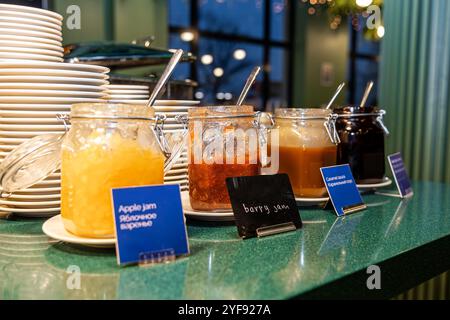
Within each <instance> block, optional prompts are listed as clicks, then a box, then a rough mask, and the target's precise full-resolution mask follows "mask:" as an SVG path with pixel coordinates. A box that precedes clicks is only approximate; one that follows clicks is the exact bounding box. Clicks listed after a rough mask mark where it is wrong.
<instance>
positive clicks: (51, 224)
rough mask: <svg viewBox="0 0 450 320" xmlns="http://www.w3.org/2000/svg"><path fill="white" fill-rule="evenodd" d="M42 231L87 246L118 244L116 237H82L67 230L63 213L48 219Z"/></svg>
mask: <svg viewBox="0 0 450 320" xmlns="http://www.w3.org/2000/svg"><path fill="white" fill-rule="evenodd" d="M42 231H43V232H44V233H45V234H46V235H47V236H49V237H50V238H52V239H55V240H59V241H62V242H66V243H72V244H77V245H82V246H87V247H94V248H113V247H114V246H115V244H116V239H92V238H81V237H77V236H75V235H73V234H71V233H69V232H67V231H66V229H65V228H64V224H63V221H62V218H61V215H57V216H54V217H53V218H50V219H49V220H47V221H46V222H45V223H44V225H43V226H42Z"/></svg>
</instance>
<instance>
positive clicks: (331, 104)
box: [327, 82, 345, 110]
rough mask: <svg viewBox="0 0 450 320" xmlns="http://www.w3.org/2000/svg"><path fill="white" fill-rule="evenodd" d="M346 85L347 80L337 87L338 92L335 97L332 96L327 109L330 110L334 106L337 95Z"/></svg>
mask: <svg viewBox="0 0 450 320" xmlns="http://www.w3.org/2000/svg"><path fill="white" fill-rule="evenodd" d="M344 87H345V82H343V83H341V85H340V86H339V87H338V88H337V90H336V93H335V94H334V96H333V98H331V100H330V102H329V103H328V105H327V110H329V109H330V108H331V107H332V106H333V103H334V101H336V99H337V97H338V96H339V95H340V94H341V91H342V89H344Z"/></svg>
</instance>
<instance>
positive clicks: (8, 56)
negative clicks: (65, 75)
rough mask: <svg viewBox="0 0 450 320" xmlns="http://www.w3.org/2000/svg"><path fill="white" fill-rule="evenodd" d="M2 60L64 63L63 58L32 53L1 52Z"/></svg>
mask: <svg viewBox="0 0 450 320" xmlns="http://www.w3.org/2000/svg"><path fill="white" fill-rule="evenodd" d="M0 59H24V60H37V61H49V62H63V61H64V59H63V58H61V57H52V56H48V55H40V54H30V53H12V52H1V51H0Z"/></svg>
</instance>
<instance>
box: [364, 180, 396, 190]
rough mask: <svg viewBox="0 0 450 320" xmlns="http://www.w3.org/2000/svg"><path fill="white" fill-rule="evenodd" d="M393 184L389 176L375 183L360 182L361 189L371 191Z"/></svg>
mask: <svg viewBox="0 0 450 320" xmlns="http://www.w3.org/2000/svg"><path fill="white" fill-rule="evenodd" d="M390 185H392V180H391V179H389V178H385V179H384V181H383V182H380V183H374V184H358V185H357V186H358V189H359V191H371V190H376V189H380V188H386V187H389V186H390Z"/></svg>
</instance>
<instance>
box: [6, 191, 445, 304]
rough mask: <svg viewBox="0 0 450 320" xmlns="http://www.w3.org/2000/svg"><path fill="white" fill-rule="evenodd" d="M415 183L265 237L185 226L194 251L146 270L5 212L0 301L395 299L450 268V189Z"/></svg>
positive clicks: (306, 216)
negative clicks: (74, 282)
mask: <svg viewBox="0 0 450 320" xmlns="http://www.w3.org/2000/svg"><path fill="white" fill-rule="evenodd" d="M414 188H415V193H416V195H415V197H414V198H413V199H411V200H409V201H406V200H405V201H402V200H401V199H398V198H392V197H386V196H379V195H366V196H364V198H365V201H366V203H367V204H368V205H369V209H368V210H367V211H365V212H362V213H357V214H354V215H352V216H349V217H346V218H336V216H335V215H334V213H333V212H331V211H323V210H320V209H300V210H301V211H300V212H301V216H302V219H303V221H304V228H303V229H302V230H299V231H297V232H292V233H287V234H283V235H277V236H273V237H268V238H262V239H250V240H246V241H243V240H240V239H239V238H238V237H237V232H236V228H235V226H233V225H223V224H222V225H220V224H219V225H217V224H216V225H214V224H204V223H198V222H189V227H188V233H189V241H190V247H191V255H190V256H189V257H186V258H182V259H179V260H177V261H176V262H174V263H171V264H167V265H158V266H154V267H150V268H140V267H137V266H133V267H125V268H119V267H118V266H117V264H116V258H115V253H114V251H113V250H99V249H98V250H97V249H88V248H82V247H74V246H69V245H65V244H62V243H55V242H52V241H49V239H47V238H46V237H45V236H44V235H43V233H42V231H41V226H42V223H43V221H44V220H42V219H36V220H29V219H20V218H13V217H6V218H0V300H2V299H289V298H323V297H325V298H326V297H333V298H335V297H339V298H355V297H357V298H358V297H359V298H371V297H389V296H392V295H394V294H397V293H400V292H402V291H403V290H405V289H408V288H410V287H411V286H414V285H417V284H419V283H420V282H422V281H424V280H427V279H429V278H431V277H433V276H435V275H437V274H439V273H441V272H444V271H446V270H448V269H450V258H449V256H450V255H449V254H448V252H450V251H449V250H450V249H449V247H450V245H449V244H450V185H447V184H438V183H415V184H414ZM373 264H377V265H379V266H380V268H381V272H382V290H379V291H376V292H372V291H369V290H368V289H367V286H366V280H367V277H368V275H367V273H366V270H367V267H368V266H370V265H373ZM69 266H77V267H79V268H80V270H81V283H80V284H81V287H80V289H78V290H77V289H75V290H70V289H68V287H67V282H68V280H69V282H70V279H71V278H70V277H69V275H70V274H69V273H67V268H68V267H69Z"/></svg>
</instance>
